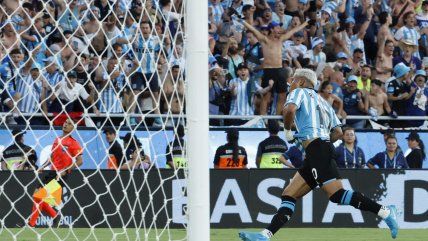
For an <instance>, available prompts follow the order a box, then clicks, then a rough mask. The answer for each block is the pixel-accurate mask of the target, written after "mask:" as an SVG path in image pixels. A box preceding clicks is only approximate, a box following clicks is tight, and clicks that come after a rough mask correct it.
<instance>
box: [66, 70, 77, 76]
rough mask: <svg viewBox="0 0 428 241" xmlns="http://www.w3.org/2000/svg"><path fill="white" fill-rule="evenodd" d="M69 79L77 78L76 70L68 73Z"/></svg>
mask: <svg viewBox="0 0 428 241" xmlns="http://www.w3.org/2000/svg"><path fill="white" fill-rule="evenodd" d="M67 77H72V78H77V73H76V71H74V70H70V71H68V74H67Z"/></svg>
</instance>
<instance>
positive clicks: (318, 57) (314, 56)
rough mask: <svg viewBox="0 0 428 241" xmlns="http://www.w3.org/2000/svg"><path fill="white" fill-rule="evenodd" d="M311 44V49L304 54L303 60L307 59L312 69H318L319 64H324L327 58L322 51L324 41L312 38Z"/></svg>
mask: <svg viewBox="0 0 428 241" xmlns="http://www.w3.org/2000/svg"><path fill="white" fill-rule="evenodd" d="M311 44H312V49H311V50H308V51H307V52H306V54H305V56H304V58H309V59H310V61H311V63H312V64H313V66H314V67H318V65H320V64H325V63H326V61H327V57H326V55H325V53H324V52H323V51H322V50H323V47H324V40H322V39H321V38H318V37H314V38H313V39H312V42H311Z"/></svg>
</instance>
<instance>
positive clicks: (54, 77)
mask: <svg viewBox="0 0 428 241" xmlns="http://www.w3.org/2000/svg"><path fill="white" fill-rule="evenodd" d="M43 75H44V76H45V79H46V81H47V82H48V84H49V86H50V87H51V88H55V87H56V86H57V85H58V83H59V82H61V81H63V80H64V75H63V73H62V72H60V71H59V70H57V71H55V72H54V73H52V74H49V73H48V72H44V73H43Z"/></svg>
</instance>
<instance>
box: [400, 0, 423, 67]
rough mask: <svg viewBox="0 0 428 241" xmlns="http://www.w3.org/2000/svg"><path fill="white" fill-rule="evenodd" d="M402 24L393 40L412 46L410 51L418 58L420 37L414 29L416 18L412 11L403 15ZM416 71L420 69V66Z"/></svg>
mask: <svg viewBox="0 0 428 241" xmlns="http://www.w3.org/2000/svg"><path fill="white" fill-rule="evenodd" d="M410 2H411V1H410ZM403 24H404V26H402V27H401V28H399V29H398V30H397V32H395V34H394V38H395V39H396V40H397V41H402V42H404V43H406V45H409V46H413V49H412V50H413V52H414V53H415V57H418V58H419V52H418V51H419V50H418V46H419V44H418V42H419V39H420V38H421V35H420V33H419V31H418V30H417V29H416V28H415V25H416V18H415V12H414V10H413V11H409V12H406V13H404V14H403ZM402 51H406V52H407V50H405V49H402ZM417 69H420V66H419V68H417Z"/></svg>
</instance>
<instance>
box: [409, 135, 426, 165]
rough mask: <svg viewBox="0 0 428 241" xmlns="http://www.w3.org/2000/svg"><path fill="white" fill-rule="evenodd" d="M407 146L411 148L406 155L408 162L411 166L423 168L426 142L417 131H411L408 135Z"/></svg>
mask: <svg viewBox="0 0 428 241" xmlns="http://www.w3.org/2000/svg"><path fill="white" fill-rule="evenodd" d="M406 140H407V146H408V147H409V148H410V150H411V151H410V153H409V154H408V155H407V156H406V161H407V164H409V168H422V163H423V162H424V160H425V157H426V154H425V144H424V142H423V141H422V140H421V138H420V136H419V134H418V133H417V132H416V131H412V132H410V134H409V136H408V137H406Z"/></svg>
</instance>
